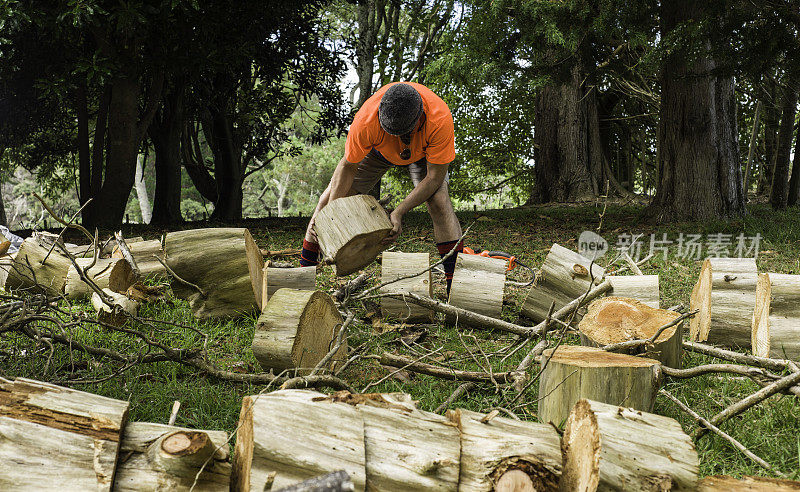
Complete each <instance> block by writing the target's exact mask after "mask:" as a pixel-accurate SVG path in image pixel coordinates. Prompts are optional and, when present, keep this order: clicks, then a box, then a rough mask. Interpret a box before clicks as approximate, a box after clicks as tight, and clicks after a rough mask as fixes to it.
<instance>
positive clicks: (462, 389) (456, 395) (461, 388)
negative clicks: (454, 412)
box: [433, 381, 478, 413]
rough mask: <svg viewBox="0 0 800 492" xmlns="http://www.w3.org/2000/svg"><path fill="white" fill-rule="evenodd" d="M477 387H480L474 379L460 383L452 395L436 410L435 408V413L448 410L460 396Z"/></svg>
mask: <svg viewBox="0 0 800 492" xmlns="http://www.w3.org/2000/svg"><path fill="white" fill-rule="evenodd" d="M477 387H478V383H475V382H473V381H468V382H466V383H464V384H462V385H460V386H459V387H458V388H456V390H455V391H453V393H452V394H451V395H450V396H448V397H447V399H446V400H445V401H443V402H442V404H441V405H439V406H438V407H436V410H434V411H433V413H440V412H442V411H444V410H447V407H449V406H450V405H452V404H453V402H454V401H456V400H458V399H459V398H461V396H462V395H463V394H464V393H466V392H467V391H472V390H473V389H475V388H477Z"/></svg>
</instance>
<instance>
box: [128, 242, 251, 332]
mask: <svg viewBox="0 0 800 492" xmlns="http://www.w3.org/2000/svg"><path fill="white" fill-rule="evenodd" d="M134 244H137V243H134ZM164 256H165V258H166V263H167V265H168V266H169V267H170V269H171V270H172V271H173V272H174V273H175V275H177V276H178V277H180V278H181V279H182V280H183V281H185V282H189V283H191V284H194V286H190V285H187V284H185V283H184V282H181V281H178V280H174V281H173V291H174V292H175V295H176V296H177V297H179V298H182V299H186V300H188V301H189V305H190V306H191V308H192V312H193V313H194V315H195V316H196V317H198V318H201V319H203V318H226V317H235V316H241V315H243V314H245V313H247V312H252V311H255V310H256V309H258V307H259V306H260V304H261V271H262V269H263V268H264V258H263V256H261V250H260V249H259V248H258V246H257V245H256V243H255V241H253V237H252V236H251V235H250V231H248V230H247V229H244V228H214V229H192V230H186V231H178V232H169V233H167V235H166V236H165V239H164ZM198 287H199V291H198Z"/></svg>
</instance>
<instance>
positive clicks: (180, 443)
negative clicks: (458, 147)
mask: <svg viewBox="0 0 800 492" xmlns="http://www.w3.org/2000/svg"><path fill="white" fill-rule="evenodd" d="M227 441H228V434H227V433H226V432H223V431H198V430H193V429H184V428H181V427H174V426H170V425H163V424H153V423H148V422H129V423H128V425H126V426H125V430H124V432H123V434H122V445H121V447H120V452H121V456H122V458H120V462H119V464H118V465H117V473H116V479H115V481H114V490H115V491H116V492H134V491H139V490H153V491H165V492H166V491H173V490H174V491H185V492H188V491H189V490H192V485H193V484H194V481H195V477H196V476H197V472H199V471H200V468H201V467H203V473H202V474H200V476H199V477H198V479H197V484H196V485H195V486H194V489H193V490H196V491H199V492H223V491H227V490H229V489H230V479H231V478H230V475H231V464H230V452H229V450H228V442H227ZM203 465H205V466H203Z"/></svg>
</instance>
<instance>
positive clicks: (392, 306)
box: [381, 251, 433, 322]
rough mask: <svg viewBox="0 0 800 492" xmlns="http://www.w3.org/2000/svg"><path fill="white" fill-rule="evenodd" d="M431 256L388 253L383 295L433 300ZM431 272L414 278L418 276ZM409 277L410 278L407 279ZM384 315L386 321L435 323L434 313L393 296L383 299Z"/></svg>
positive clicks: (382, 278)
mask: <svg viewBox="0 0 800 492" xmlns="http://www.w3.org/2000/svg"><path fill="white" fill-rule="evenodd" d="M429 266H430V255H429V254H428V253H400V252H395V251H386V252H384V253H383V258H382V260H381V283H382V284H386V283H387V282H392V283H390V284H388V285H385V286H384V287H381V292H402V293H408V292H411V293H414V294H418V295H421V296H426V297H433V279H432V278H431V272H430V270H428V267H429ZM425 270H428V271H427V272H425V273H423V274H420V275H416V276H412V275H414V274H416V273H419V272H423V271H425ZM404 277H409V278H404ZM381 314H382V315H383V317H384V318H386V317H388V318H394V319H399V320H402V321H410V322H414V321H418V322H431V321H432V320H433V311H431V310H430V309H426V308H424V307H421V306H419V305H417V304H414V303H412V302H407V301H404V300H403V299H393V298H390V297H383V298H381Z"/></svg>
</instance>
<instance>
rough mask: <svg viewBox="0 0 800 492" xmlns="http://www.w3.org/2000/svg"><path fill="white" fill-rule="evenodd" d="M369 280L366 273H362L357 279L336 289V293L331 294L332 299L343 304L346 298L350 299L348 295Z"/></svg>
mask: <svg viewBox="0 0 800 492" xmlns="http://www.w3.org/2000/svg"><path fill="white" fill-rule="evenodd" d="M369 278H370V275H369V274H368V273H362V274H361V275H359V276H358V277H356V278H354V279H353V280H350V281H348V282H347V283H346V284H344V285H343V286H341V287H339V288H338V289H336V292H334V293H333V298H334V299H336V301H337V302H344V301H345V300H347V298H348V297H350V294H353V293H355V292H357V291H358V290H360V289H361V288H363V287H364V285H365V284H366V283H367V280H369Z"/></svg>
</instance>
